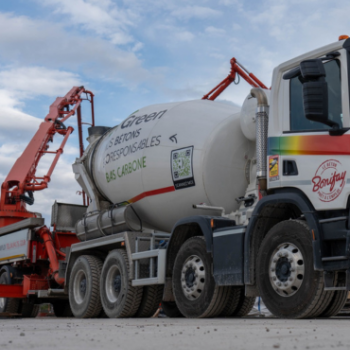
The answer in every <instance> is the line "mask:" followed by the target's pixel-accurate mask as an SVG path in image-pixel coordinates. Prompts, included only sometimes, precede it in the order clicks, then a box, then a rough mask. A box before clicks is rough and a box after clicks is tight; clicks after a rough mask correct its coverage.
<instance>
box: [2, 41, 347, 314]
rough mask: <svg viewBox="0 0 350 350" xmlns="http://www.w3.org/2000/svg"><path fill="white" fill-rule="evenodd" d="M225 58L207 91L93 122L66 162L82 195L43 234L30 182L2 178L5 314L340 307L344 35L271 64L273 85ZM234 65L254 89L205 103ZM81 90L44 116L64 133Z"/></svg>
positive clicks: (59, 206) (60, 209)
mask: <svg viewBox="0 0 350 350" xmlns="http://www.w3.org/2000/svg"><path fill="white" fill-rule="evenodd" d="M231 65H232V70H231V73H230V75H229V76H228V77H227V78H226V79H225V80H224V81H223V82H222V83H220V84H219V85H218V86H217V87H216V88H214V89H213V90H212V91H211V92H210V93H209V94H208V95H205V96H204V98H203V99H202V100H194V101H187V102H178V103H166V104H158V105H152V106H148V107H144V108H140V109H139V110H136V111H135V112H133V113H132V114H130V115H129V116H128V117H127V118H126V119H125V120H124V121H123V122H121V123H120V124H119V125H118V126H115V127H112V128H110V127H104V126H92V127H91V128H90V129H89V137H88V142H89V145H88V147H87V149H86V150H85V151H84V152H83V151H82V152H81V156H80V157H79V158H77V159H76V161H75V163H74V164H73V171H74V174H75V178H76V180H77V182H78V183H79V185H80V186H81V188H82V190H83V192H84V193H86V195H87V197H88V200H87V202H86V205H84V206H77V205H70V204H64V203H55V204H54V206H53V211H52V219H51V220H52V222H51V225H52V227H53V231H52V232H51V231H50V230H49V229H48V228H47V227H45V226H43V222H42V219H40V218H39V217H35V215H32V214H28V212H26V210H25V205H24V204H25V203H27V204H30V201H31V200H32V194H28V192H29V193H31V191H34V190H35V186H40V183H38V182H37V181H34V180H31V181H30V182H29V183H28V182H27V183H25V184H24V185H22V183H20V182H17V183H16V181H14V180H13V179H12V180H11V179H10V178H9V179H8V180H6V181H5V183H4V184H5V185H3V187H2V189H3V192H2V197H1V201H2V202H1V203H2V205H3V206H2V207H1V208H0V214H1V215H2V216H1V218H2V221H0V223H1V228H0V263H1V264H2V265H1V266H2V267H1V270H0V271H1V272H0V275H1V277H0V278H1V279H0V297H1V298H2V299H0V300H1V303H0V308H2V311H9V310H11V311H18V308H19V305H20V303H19V302H18V300H21V303H22V304H21V305H22V307H23V305H26V304H29V305H30V304H33V303H37V302H38V301H40V300H41V301H50V302H51V303H52V304H53V305H54V308H55V311H56V314H58V315H68V314H69V313H72V314H73V315H74V316H76V317H81V318H87V317H99V316H101V314H102V315H104V316H107V317H149V316H152V314H153V313H154V312H155V311H156V310H157V308H158V306H159V303H160V302H161V303H162V307H163V309H164V311H165V313H166V314H167V315H168V316H173V317H175V316H185V317H217V316H226V317H239V316H245V315H246V314H247V313H248V312H249V311H250V309H251V308H252V305H253V302H254V299H255V297H256V296H261V297H262V298H263V300H264V302H265V304H266V306H267V307H268V308H269V310H270V311H271V312H272V313H273V314H274V315H276V316H278V317H287V318H310V317H330V316H333V315H336V314H337V313H338V312H339V310H340V309H341V308H342V306H343V305H344V303H345V301H346V298H347V293H348V290H349V289H350V275H349V274H350V270H349V268H350V227H349V225H350V224H349V209H350V208H349V194H350V178H349V176H348V173H349V164H350V163H349V161H348V157H349V154H350V149H349V142H348V141H349V140H348V139H349V130H350V120H349V117H350V116H349V91H350V90H349V83H350V80H349V79H350V78H349V77H350V68H349V67H350V39H348V38H347V37H342V38H340V40H339V41H338V42H336V43H333V44H330V45H328V46H325V47H322V48H320V49H317V50H314V51H312V52H309V53H307V54H304V55H302V56H299V57H297V58H294V59H292V60H290V61H287V62H285V63H283V64H281V65H279V66H278V67H277V68H275V70H274V73H273V78H272V86H271V89H267V88H266V86H265V85H263V84H262V83H261V82H260V81H259V80H258V79H257V78H256V77H255V76H254V75H253V74H252V73H249V72H248V71H247V70H246V69H245V68H244V67H243V66H242V65H240V64H239V63H238V62H237V60H235V59H232V60H231ZM237 75H239V76H241V77H243V78H244V79H245V80H247V81H248V83H249V84H250V85H252V90H251V93H250V94H249V95H248V96H247V98H246V99H245V101H244V102H243V105H242V108H241V110H239V109H238V108H236V107H234V106H232V105H228V104H223V103H220V102H216V101H214V100H215V98H216V97H217V96H218V95H219V94H220V93H221V92H222V91H223V90H224V89H225V88H226V87H227V86H228V85H229V84H230V83H231V82H232V81H234V80H235V78H237ZM77 89H78V90H75V92H74V94H73V96H75V97H74V98H73V99H72V98H70V99H68V100H66V102H65V103H66V104H63V105H62V104H61V105H59V106H58V112H57V113H56V114H55V116H52V115H51V117H50V118H47V120H46V121H47V123H49V124H50V125H51V126H52V125H54V126H55V128H56V129H57V130H59V131H60V132H61V133H65V132H66V131H63V130H66V129H63V128H62V125H61V124H62V123H61V122H62V115H68V113H70V112H69V111H68V109H65V108H63V106H66V105H67V104H69V103H68V102H67V101H70V103H72V101H73V102H74V101H75V102H74V103H77V101H80V97H79V96H80V93H81V92H80V90H79V88H77ZM78 114H79V113H78ZM56 115H58V116H59V117H57V118H56ZM31 169H32V168H31ZM10 180H11V181H10ZM47 180H48V179H47V178H46V180H45V178H44V182H45V181H47ZM46 185H47V182H46ZM42 186H44V185H42ZM11 189H12V190H11ZM11 191H12V192H11ZM25 191H27V193H25ZM11 205H12V206H17V214H16V215H17V216H16V215H14V213H16V212H15V211H13V212H12V215H11V212H10V209H11V208H10V206H11ZM5 209H6V210H7V211H6V212H5ZM19 210H22V211H21V213H22V214H21V215H19V214H18V211H19ZM5 214H6V215H5ZM14 217H16V218H17V219H16V220H14ZM0 220H1V219H0ZM39 221H40V222H39ZM13 242H17V243H16V244H15V243H13ZM13 244H14V248H16V251H14V252H15V253H16V254H15V255H13V254H12V256H9V254H10V250H11V249H8V248H7V247H10V248H11V247H12V245H13ZM2 247H4V248H2ZM38 266H40V267H38ZM48 276H49V278H48ZM0 311H1V309H0Z"/></svg>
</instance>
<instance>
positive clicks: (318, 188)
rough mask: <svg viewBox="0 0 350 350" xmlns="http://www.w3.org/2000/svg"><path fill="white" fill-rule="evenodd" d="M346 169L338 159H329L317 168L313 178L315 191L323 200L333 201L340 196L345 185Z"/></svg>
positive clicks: (313, 189)
mask: <svg viewBox="0 0 350 350" xmlns="http://www.w3.org/2000/svg"><path fill="white" fill-rule="evenodd" d="M345 176H346V171H345V170H344V168H343V165H342V164H341V163H340V162H339V161H338V160H336V159H328V160H326V161H325V162H323V163H322V164H321V165H320V166H319V167H318V169H317V171H316V174H315V176H314V177H313V178H312V184H313V188H312V191H313V192H317V194H318V197H319V199H320V200H321V201H322V202H332V201H334V200H335V199H336V198H338V197H339V195H340V194H341V192H342V191H343V188H344V186H345Z"/></svg>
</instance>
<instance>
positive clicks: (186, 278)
mask: <svg viewBox="0 0 350 350" xmlns="http://www.w3.org/2000/svg"><path fill="white" fill-rule="evenodd" d="M211 266H212V261H211V256H210V254H208V252H207V248H206V243H205V240H204V237H200V236H196V237H192V238H189V239H188V240H187V241H186V242H185V243H184V244H183V245H182V247H181V248H180V250H179V252H178V254H177V256H176V259H175V264H174V270H173V291H174V296H175V300H176V304H177V306H178V308H179V310H180V312H181V313H182V314H183V315H184V316H186V317H215V316H218V315H220V313H221V312H222V310H223V309H224V307H225V305H226V303H227V300H228V298H229V295H230V288H229V287H219V286H217V285H216V284H215V280H214V277H213V275H212V273H211V270H212V268H211Z"/></svg>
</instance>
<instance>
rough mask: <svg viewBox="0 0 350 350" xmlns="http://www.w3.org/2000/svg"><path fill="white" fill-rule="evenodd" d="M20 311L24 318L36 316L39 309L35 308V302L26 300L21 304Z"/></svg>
mask: <svg viewBox="0 0 350 350" xmlns="http://www.w3.org/2000/svg"><path fill="white" fill-rule="evenodd" d="M19 313H20V314H21V315H22V317H23V318H29V317H36V315H37V314H38V309H37V308H35V305H34V304H33V303H31V302H28V301H27V300H24V301H22V303H21V305H20V308H19Z"/></svg>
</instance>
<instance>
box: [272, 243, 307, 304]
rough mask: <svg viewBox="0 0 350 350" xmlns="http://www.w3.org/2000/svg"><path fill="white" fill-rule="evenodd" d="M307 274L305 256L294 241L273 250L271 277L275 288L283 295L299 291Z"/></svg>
mask: <svg viewBox="0 0 350 350" xmlns="http://www.w3.org/2000/svg"><path fill="white" fill-rule="evenodd" d="M304 274H305V266H304V257H303V255H302V253H301V251H300V249H299V248H298V247H297V246H295V245H294V244H292V243H283V244H280V245H279V246H278V247H277V248H276V249H275V250H274V252H273V254H272V257H271V260H270V266H269V277H270V282H271V285H272V287H273V289H274V290H275V291H276V293H277V294H279V295H280V296H282V297H291V296H292V295H294V294H295V293H297V292H298V290H299V288H300V286H301V285H302V283H303V280H304Z"/></svg>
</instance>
